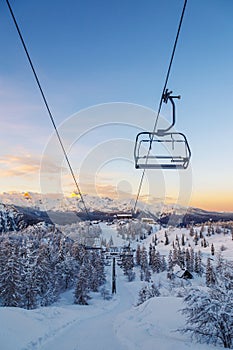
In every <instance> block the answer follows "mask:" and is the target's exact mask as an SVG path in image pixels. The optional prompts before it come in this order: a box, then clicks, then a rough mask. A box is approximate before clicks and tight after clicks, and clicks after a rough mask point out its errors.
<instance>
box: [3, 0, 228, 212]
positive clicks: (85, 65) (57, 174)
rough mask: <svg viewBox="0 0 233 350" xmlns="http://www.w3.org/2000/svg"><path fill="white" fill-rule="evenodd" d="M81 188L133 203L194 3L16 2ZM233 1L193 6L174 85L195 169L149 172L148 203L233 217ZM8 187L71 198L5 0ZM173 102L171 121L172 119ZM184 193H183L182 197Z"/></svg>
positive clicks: (165, 113) (165, 116) (180, 127)
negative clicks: (137, 145) (149, 133)
mask: <svg viewBox="0 0 233 350" xmlns="http://www.w3.org/2000/svg"><path fill="white" fill-rule="evenodd" d="M11 5H12V7H13V10H14V13H15V16H16V18H17V21H18V24H19V26H20V29H21V31H22V34H23V36H24V40H25V42H26V45H27V47H28V50H29V52H30V55H31V58H32V61H33V63H34V66H35V69H36V71H37V74H38V76H39V79H40V82H41V85H42V87H43V89H44V93H45V95H46V97H47V100H48V103H49V106H50V108H51V111H52V113H53V116H54V119H55V122H56V125H57V126H58V130H59V131H60V133H61V135H62V138H63V141H64V145H65V147H66V149H67V152H68V154H69V157H70V160H71V161H72V166H73V168H74V171H75V174H76V175H77V178H78V181H79V184H80V188H81V191H82V192H83V193H88V194H97V195H100V196H109V197H120V196H124V195H125V196H132V198H135V195H136V193H137V191H138V185H139V181H140V178H141V170H136V169H134V159H133V149H134V141H135V137H136V134H137V133H138V132H140V131H142V130H152V129H153V126H154V118H155V115H156V111H157V109H158V104H159V100H160V97H161V92H162V89H163V85H164V80H165V75H166V71H167V68H168V63H169V59H170V56H171V50H172V47H173V43H174V39H175V35H176V31H177V27H178V22H179V17H180V14H181V10H182V6H183V1H181V0H153V1H152V0H146V1H143V2H142V1H137V0H136V1H131V0H126V1H123V0H119V1H117V2H116V1H106V0H102V1H94V0H89V1H88V0H86V1H81V0H80V1H74V0H70V1H59V2H55V1H52V0H51V1H45V0H41V1H39V2H36V1H30V2H29V1H25V0H21V1H20V2H17V1H14V0H11ZM232 13H233V2H232V1H231V0H206V1H202V0H195V1H194V0H188V3H187V9H186V13H185V17H184V21H183V25H182V30H181V33H180V38H179V42H178V46H177V51H176V54H175V59H174V62H173V66H172V70H171V75H170V78H169V81H168V88H169V89H171V90H172V91H173V92H174V93H175V94H180V95H181V96H182V98H181V100H179V101H176V108H177V122H176V125H175V129H176V131H179V132H183V133H184V134H185V135H186V136H187V139H188V141H189V144H190V147H191V150H192V158H191V166H190V167H189V169H188V170H185V171H184V173H182V174H180V173H177V172H174V171H171V172H170V173H168V172H165V171H163V172H162V171H157V170H150V171H147V172H146V177H145V181H144V183H143V188H142V193H141V194H142V196H141V199H143V200H147V201H151V202H153V201H160V200H165V201H168V202H174V203H178V202H181V203H184V204H189V205H192V206H196V207H200V208H203V209H210V210H220V211H233V181H232V174H233V162H232V150H233V131H232V130H233V118H232V107H231V101H230V100H231V94H232V88H233V69H232V62H233V45H232V35H233V21H232ZM0 47H1V55H0V118H1V119H0V120H1V128H0V170H1V171H0V192H4V191H22V192H23V191H36V192H40V191H42V192H47V191H48V192H49V191H50V192H53V191H55V192H56V191H58V192H59V191H62V192H66V193H68V192H70V191H72V190H73V189H74V188H75V186H74V184H73V182H72V178H71V177H70V175H69V172H68V170H67V165H66V164H65V162H64V159H63V157H62V152H61V149H60V148H59V145H58V144H57V141H56V139H55V137H54V133H53V127H52V125H51V122H50V120H49V117H48V114H47V112H46V110H45V107H44V105H43V102H42V99H41V96H40V93H39V91H38V88H37V86H36V84H35V80H34V77H33V75H32V72H31V70H30V67H29V64H28V62H27V60H26V56H25V53H24V51H23V48H22V45H21V43H20V41H19V38H18V36H17V33H16V30H15V27H14V25H13V22H12V19H11V17H10V13H9V10H8V8H7V6H6V3H5V2H1V4H0ZM169 118H170V109H169V105H164V106H163V108H162V110H161V119H160V121H159V122H162V121H164V120H170V119H169ZM181 197H182V198H181Z"/></svg>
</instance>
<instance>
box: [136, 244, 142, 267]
mask: <svg viewBox="0 0 233 350" xmlns="http://www.w3.org/2000/svg"><path fill="white" fill-rule="evenodd" d="M136 265H138V266H139V265H141V248H140V245H139V244H138V246H137V250H136Z"/></svg>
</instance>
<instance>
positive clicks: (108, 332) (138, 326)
mask: <svg viewBox="0 0 233 350" xmlns="http://www.w3.org/2000/svg"><path fill="white" fill-rule="evenodd" d="M117 276H118V278H117V294H116V296H114V297H113V299H112V300H111V301H103V300H101V299H100V298H98V297H97V298H95V299H92V300H91V303H90V305H88V306H78V305H72V301H73V299H72V292H67V293H65V294H64V295H63V297H62V298H61V300H60V302H59V303H57V304H56V305H53V306H51V307H45V308H40V309H37V310H29V311H28V310H22V309H19V308H1V309H0V323H1V327H0V340H1V348H2V349H4V350H32V349H33V350H34V349H35V350H36V349H41V350H64V349H66V350H92V349H95V350H106V349H111V350H137V349H143V350H151V349H159V350H170V349H171V350H172V349H174V348H178V349H179V350H210V349H215V350H216V347H212V346H209V345H202V344H194V343H191V342H190V339H189V337H188V336H183V335H181V334H180V333H178V332H176V329H177V328H179V327H182V326H183V325H184V320H183V316H182V315H181V314H180V313H179V312H178V310H179V309H180V308H181V306H182V299H179V298H175V297H158V298H152V299H150V300H148V301H146V302H145V303H144V304H142V305H140V306H137V307H136V306H134V305H135V304H136V294H135V293H136V291H137V289H138V288H139V284H138V282H132V283H129V282H127V281H125V276H123V274H122V271H121V270H120V268H119V267H118V270H117Z"/></svg>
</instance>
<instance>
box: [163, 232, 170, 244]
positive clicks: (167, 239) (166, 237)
mask: <svg viewBox="0 0 233 350" xmlns="http://www.w3.org/2000/svg"><path fill="white" fill-rule="evenodd" d="M164 235H165V242H164V245H168V244H169V238H168V235H167V231H165V234H164Z"/></svg>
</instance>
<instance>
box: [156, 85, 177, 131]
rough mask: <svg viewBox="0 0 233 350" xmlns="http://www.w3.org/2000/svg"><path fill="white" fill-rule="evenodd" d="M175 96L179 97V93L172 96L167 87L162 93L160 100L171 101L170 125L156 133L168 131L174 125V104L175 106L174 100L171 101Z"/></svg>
mask: <svg viewBox="0 0 233 350" xmlns="http://www.w3.org/2000/svg"><path fill="white" fill-rule="evenodd" d="M175 98H178V99H180V98H181V96H180V95H177V96H174V95H172V91H169V90H168V89H166V90H165V93H164V94H163V99H162V101H163V102H164V103H167V102H168V100H169V101H170V102H171V104H172V122H171V125H169V127H168V128H166V129H159V130H158V134H163V133H165V132H167V131H169V130H170V129H171V128H172V127H173V126H174V125H175V122H176V106H175V102H174V101H173V100H174V99H175Z"/></svg>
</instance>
